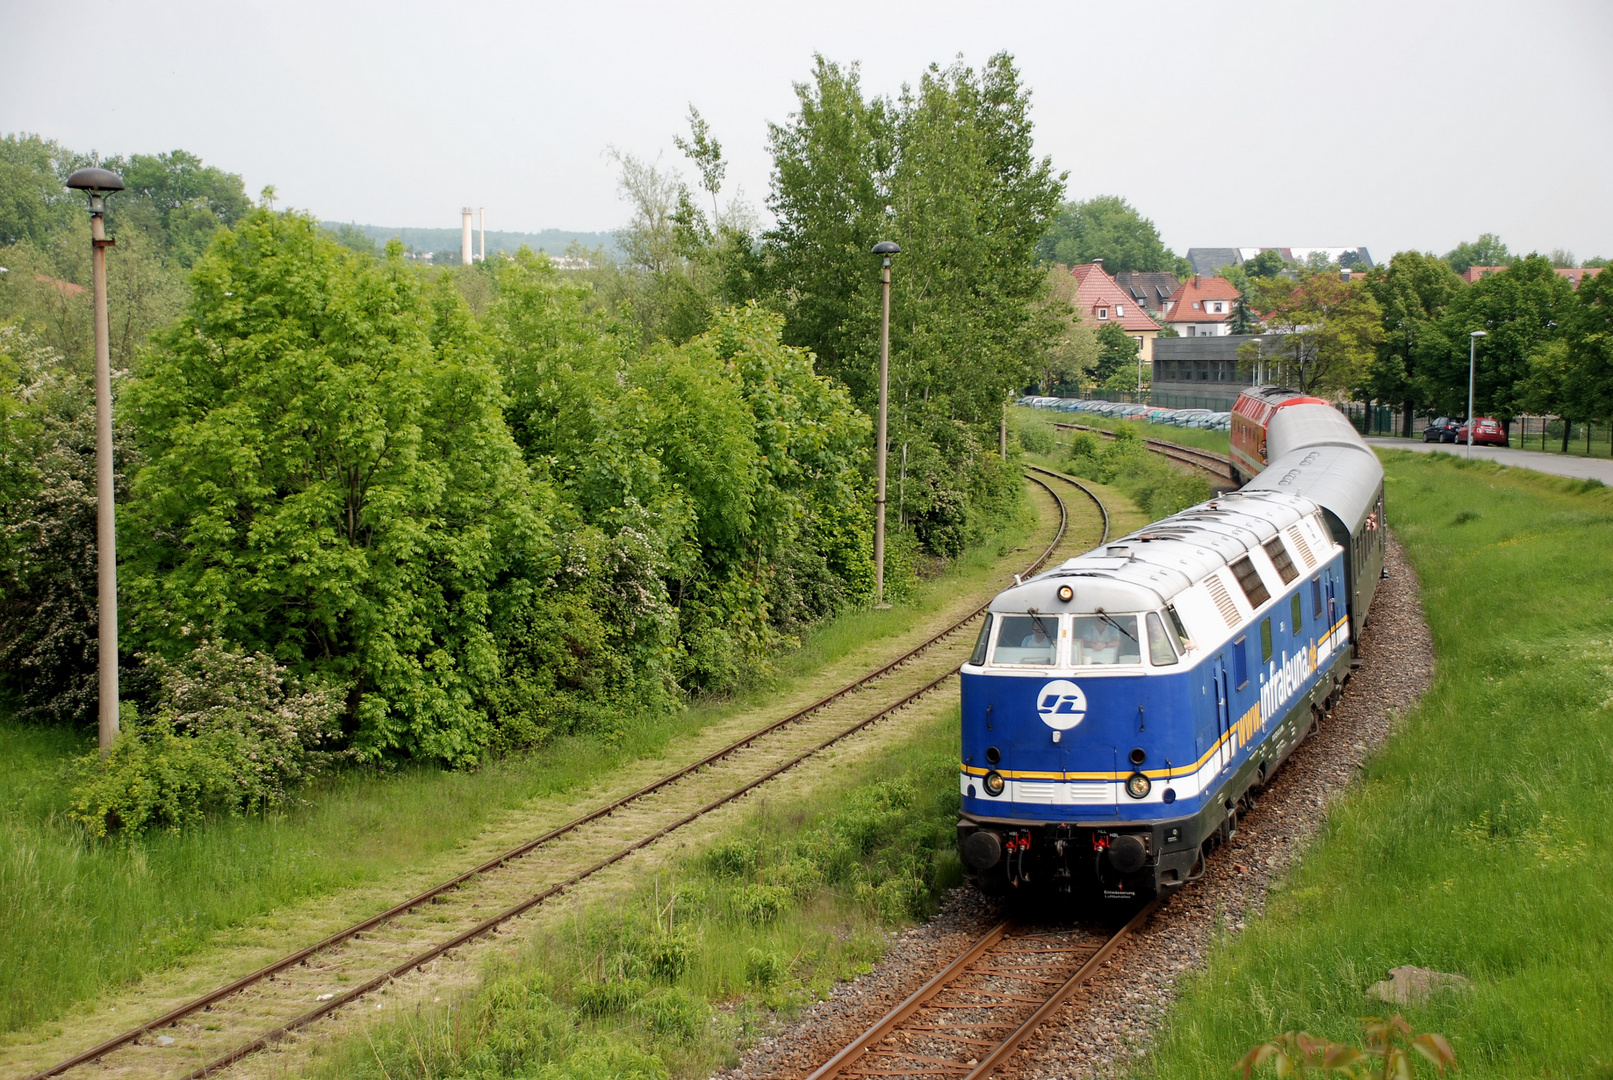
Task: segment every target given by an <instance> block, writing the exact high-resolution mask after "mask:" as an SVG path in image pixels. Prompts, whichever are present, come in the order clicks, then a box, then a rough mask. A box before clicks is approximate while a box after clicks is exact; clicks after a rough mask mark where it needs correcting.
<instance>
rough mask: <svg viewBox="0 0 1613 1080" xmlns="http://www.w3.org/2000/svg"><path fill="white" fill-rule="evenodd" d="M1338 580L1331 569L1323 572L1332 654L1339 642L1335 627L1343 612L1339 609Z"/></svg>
mask: <svg viewBox="0 0 1613 1080" xmlns="http://www.w3.org/2000/svg"><path fill="white" fill-rule="evenodd" d="M1337 581H1338V579H1337V578H1335V577H1334V576H1333V574H1332V572H1331V571H1326V572H1324V573H1323V574H1322V591H1323V593H1324V594H1325V595H1326V596H1327V647H1328V652H1329V653H1330V654H1331V653H1332V651H1333V649H1334V648H1335V647H1336V646H1337V645H1338V644H1339V642H1338V637H1337V634H1338V631H1337V630H1336V629H1335V627H1337V626H1338V622H1339V615H1340V614H1341V613H1340V611H1339V602H1338V593H1337V588H1338V584H1337Z"/></svg>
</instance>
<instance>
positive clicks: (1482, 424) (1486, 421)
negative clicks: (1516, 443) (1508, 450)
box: [1456, 416, 1507, 446]
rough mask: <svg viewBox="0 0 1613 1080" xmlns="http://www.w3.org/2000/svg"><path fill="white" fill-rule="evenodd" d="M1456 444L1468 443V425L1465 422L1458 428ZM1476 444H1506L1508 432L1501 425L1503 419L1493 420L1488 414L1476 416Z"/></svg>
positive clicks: (1463, 444)
mask: <svg viewBox="0 0 1613 1080" xmlns="http://www.w3.org/2000/svg"><path fill="white" fill-rule="evenodd" d="M1456 444H1457V445H1458V446H1466V445H1467V425H1466V424H1463V425H1462V426H1461V427H1459V428H1457V429H1456ZM1473 445H1474V446H1505V445H1507V433H1506V431H1505V429H1503V428H1502V427H1501V421H1499V420H1491V419H1490V418H1489V417H1488V416H1479V417H1475V418H1474V420H1473Z"/></svg>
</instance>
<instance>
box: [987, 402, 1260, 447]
mask: <svg viewBox="0 0 1613 1080" xmlns="http://www.w3.org/2000/svg"><path fill="white" fill-rule="evenodd" d="M1010 412H1011V414H1012V417H1013V422H1014V423H1015V424H1016V425H1032V424H1034V425H1038V426H1041V427H1045V428H1046V429H1047V430H1048V431H1049V432H1051V431H1054V430H1055V429H1054V427H1053V425H1054V424H1085V425H1086V426H1087V427H1095V428H1103V429H1104V430H1105V431H1119V430H1120V429H1121V428H1123V427H1125V428H1130V429H1132V430H1133V431H1135V432H1137V434H1138V435H1140V436H1141V437H1143V438H1145V439H1164V440H1165V441H1166V442H1173V443H1178V444H1180V445H1182V446H1191V447H1194V448H1195V449H1198V450H1213V451H1215V452H1216V453H1218V454H1228V453H1231V452H1232V441H1231V440H1232V436H1230V435H1229V434H1227V433H1226V432H1225V431H1205V430H1204V429H1202V428H1179V427H1172V426H1171V425H1169V424H1150V423H1147V422H1138V421H1135V420H1114V419H1111V418H1109V417H1107V416H1094V415H1093V414H1091V413H1061V412H1053V411H1052V410H1049V409H1032V408H1029V407H1027V406H1023V405H1015V406H1013V407H1012V408H1011V409H1010ZM1068 437H1069V434H1068V433H1067V432H1061V433H1059V438H1068Z"/></svg>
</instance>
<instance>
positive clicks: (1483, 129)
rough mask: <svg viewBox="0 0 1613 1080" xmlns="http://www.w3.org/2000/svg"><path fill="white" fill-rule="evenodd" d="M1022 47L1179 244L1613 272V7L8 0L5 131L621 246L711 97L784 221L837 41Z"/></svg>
mask: <svg viewBox="0 0 1613 1080" xmlns="http://www.w3.org/2000/svg"><path fill="white" fill-rule="evenodd" d="M1004 49H1006V50H1008V51H1009V52H1011V53H1012V54H1013V55H1014V57H1015V59H1016V61H1017V63H1018V65H1019V68H1020V70H1021V72H1022V75H1023V78H1024V82H1025V84H1026V85H1027V86H1028V87H1030V88H1031V90H1032V93H1033V97H1032V117H1033V119H1034V121H1035V125H1036V141H1037V146H1038V149H1039V151H1040V152H1041V153H1044V154H1048V155H1051V157H1052V159H1053V162H1054V164H1055V165H1056V166H1057V168H1059V169H1061V170H1066V171H1068V172H1069V180H1068V185H1069V195H1070V197H1072V198H1083V197H1087V196H1091V195H1097V194H1109V193H1114V194H1120V195H1123V196H1125V197H1126V198H1127V199H1129V200H1130V201H1131V202H1132V203H1133V204H1134V205H1135V206H1137V207H1138V208H1139V209H1140V210H1141V211H1142V212H1143V213H1144V214H1146V215H1147V216H1149V217H1151V218H1153V219H1154V221H1155V222H1156V223H1157V224H1158V225H1159V228H1160V231H1161V232H1162V233H1163V235H1164V238H1165V241H1166V243H1167V244H1169V245H1171V246H1172V247H1173V248H1175V249H1176V250H1177V251H1178V252H1181V251H1185V249H1187V248H1188V247H1193V246H1242V245H1250V246H1254V245H1276V246H1312V245H1316V246H1329V245H1366V246H1368V247H1369V248H1371V250H1372V253H1373V256H1374V258H1377V259H1383V258H1385V257H1387V256H1388V255H1389V254H1392V253H1393V252H1394V251H1396V250H1399V249H1404V248H1419V249H1425V250H1434V251H1437V252H1444V251H1446V250H1448V249H1449V248H1450V247H1452V246H1453V245H1454V244H1456V242H1457V241H1459V240H1464V239H1471V238H1473V237H1475V236H1476V235H1477V234H1479V233H1480V232H1484V231H1492V232H1496V233H1499V234H1500V235H1501V237H1502V238H1503V239H1504V240H1505V241H1506V242H1507V243H1508V244H1509V245H1511V247H1512V248H1513V250H1515V251H1528V250H1531V249H1539V250H1542V251H1545V250H1549V249H1551V248H1555V247H1563V248H1568V249H1571V250H1572V251H1574V252H1575V253H1576V254H1577V255H1579V256H1580V257H1581V258H1584V257H1587V256H1590V255H1595V254H1601V255H1613V3H1609V2H1607V0H1583V2H1577V0H1534V2H1530V3H1511V4H1504V3H1495V2H1490V0H1460V2H1453V3H1444V4H1433V3H1423V2H1419V0H1396V2H1390V3H1380V2H1350V3H1317V2H1306V3H1294V2H1291V0H1283V2H1278V3H1253V2H1249V3H1213V2H1200V3H1174V2H1169V0H1156V2H1153V3H1146V4H1119V3H1086V2H1081V0H1062V2H1054V3H1040V2H1035V3H1033V2H1021V3H1016V4H961V3H949V2H945V0H926V2H924V3H909V2H895V0H886V2H884V3H869V2H866V0H865V2H860V3H847V2H841V0H816V2H811V3H789V4H765V3H755V2H750V3H722V2H716V0H686V2H684V3H678V4H668V3H661V4H651V3H641V4H633V3H611V2H599V0H594V2H582V3H577V2H572V3H565V4H551V3H525V4H494V3H466V2H461V3H457V4H445V3H441V2H430V3H426V2H420V0H389V2H387V3H356V2H354V3H347V2H340V0H338V2H329V0H326V2H323V3H312V2H307V0H275V2H274V3H258V2H245V3H230V4H218V3H199V2H177V0H173V2H149V3H137V2H130V0H116V2H107V0H89V2H76V3H71V4H69V3H49V2H46V0H0V55H3V56H4V62H3V63H0V132H15V131H31V132H37V133H39V134H41V135H44V136H47V137H50V138H54V139H57V140H59V141H61V142H62V143H64V144H65V145H67V146H69V147H73V148H77V149H85V150H88V149H95V150H98V151H100V152H101V153H103V154H113V153H139V152H145V153H151V152H156V151H161V150H168V149H174V148H184V149H186V150H190V151H192V152H195V153H197V154H199V155H201V156H202V158H203V159H204V160H206V161H207V162H208V163H210V164H213V165H218V166H221V167H223V168H225V169H228V170H230V171H232V172H239V173H241V174H242V175H243V176H244V177H245V179H246V182H247V188H248V190H249V191H251V192H253V193H254V194H255V193H256V192H257V191H258V190H259V189H260V188H261V187H262V186H263V185H265V184H273V185H274V186H275V187H276V189H277V190H278V192H279V195H280V198H281V200H282V201H281V204H280V205H282V206H285V205H291V206H296V207H300V208H304V209H307V210H311V211H312V212H314V213H315V214H317V215H319V216H320V217H322V218H329V219H339V220H356V221H359V222H366V223H373V224H384V225H411V226H437V227H447V228H454V227H457V226H458V224H459V208H460V207H461V206H462V205H479V206H486V207H487V222H488V225H489V227H490V228H495V229H517V230H528V231H530V230H537V229H543V228H564V229H579V230H606V229H611V228H615V227H617V226H619V225H620V224H622V223H623V222H624V220H625V219H626V216H627V211H626V208H625V206H624V204H623V203H622V202H621V201H620V199H619V198H618V196H617V192H616V188H615V184H614V174H613V168H612V166H611V163H610V162H609V161H608V160H607V158H606V157H605V153H604V152H605V149H606V147H607V146H616V147H619V148H621V149H622V150H625V151H628V152H631V153H634V154H638V155H643V156H648V157H654V156H656V155H657V154H660V155H662V156H663V160H664V161H665V162H667V163H669V164H678V165H681V164H682V161H681V157H680V155H678V153H677V151H676V150H675V149H674V147H673V146H672V136H673V134H674V133H676V132H678V131H681V130H683V128H684V116H685V111H686V109H687V107H688V103H689V102H691V101H692V102H694V103H695V104H696V105H697V106H698V107H699V108H700V109H701V111H702V112H703V113H704V114H705V115H706V117H707V119H708V120H709V121H710V122H711V124H712V126H713V128H714V130H715V133H716V135H717V137H718V138H719V139H720V140H721V141H722V144H723V148H724V152H725V153H726V155H727V156H728V157H729V158H730V159H731V162H732V164H731V166H730V168H729V172H728V186H727V189H726V191H725V196H727V195H731V194H733V193H734V191H735V189H736V188H737V189H739V190H741V191H742V192H743V194H744V195H745V196H746V197H747V198H748V199H749V201H751V202H752V203H753V204H756V205H757V207H758V208H759V209H760V208H761V207H762V204H763V203H764V200H765V197H766V194H767V184H768V170H769V159H768V157H767V152H766V135H767V127H766V125H767V123H768V122H769V121H774V122H781V121H783V120H785V119H786V117H787V116H788V114H789V112H790V111H791V109H792V108H793V105H794V96H793V91H792V87H791V84H792V83H793V82H795V81H798V80H801V79H803V78H805V77H806V76H807V73H808V71H809V70H810V66H811V63H812V54H813V53H814V52H822V53H823V54H825V55H826V56H828V57H830V58H831V59H834V60H838V61H841V62H844V63H850V62H854V61H860V62H861V63H862V72H863V82H864V86H865V88H866V90H867V91H869V92H870V93H895V92H897V91H898V90H899V89H900V87H901V84H902V83H903V82H904V81H905V82H912V81H916V79H917V77H918V75H919V74H920V72H922V70H923V69H924V67H925V66H926V65H927V64H929V63H930V62H932V61H940V62H942V63H943V64H944V63H947V62H949V61H950V60H951V59H952V58H953V57H954V56H955V55H957V54H959V53H962V54H963V57H964V59H965V60H966V61H967V62H969V63H971V64H975V65H978V64H979V63H980V62H981V61H982V60H984V59H985V58H986V57H987V56H989V55H990V54H991V53H993V52H996V51H998V50H1004ZM92 64H93V65H95V66H96V67H95V69H94V70H92V68H91V65H92ZM690 176H691V178H692V171H691V172H690Z"/></svg>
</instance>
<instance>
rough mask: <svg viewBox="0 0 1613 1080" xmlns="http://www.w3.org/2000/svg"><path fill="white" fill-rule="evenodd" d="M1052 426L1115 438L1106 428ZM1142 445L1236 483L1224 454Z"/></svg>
mask: <svg viewBox="0 0 1613 1080" xmlns="http://www.w3.org/2000/svg"><path fill="white" fill-rule="evenodd" d="M1053 426H1054V427H1055V428H1057V429H1059V430H1060V431H1090V432H1092V433H1093V434H1094V435H1102V436H1103V437H1104V438H1106V439H1112V438H1114V437H1115V433H1114V432H1112V431H1110V430H1109V429H1108V428H1100V427H1091V426H1089V425H1087V424H1063V423H1059V422H1057V421H1054V423H1053ZM1143 443H1144V444H1145V445H1146V446H1147V447H1148V449H1150V450H1152V451H1153V452H1154V453H1156V454H1159V455H1160V456H1161V457H1167V458H1170V459H1171V460H1172V461H1180V462H1182V463H1183V464H1185V465H1191V466H1193V467H1194V468H1195V469H1202V470H1203V471H1204V472H1207V473H1209V474H1210V475H1211V476H1213V477H1215V478H1216V479H1217V480H1220V481H1222V482H1224V483H1228V484H1236V483H1237V480H1236V478H1234V477H1233V475H1232V459H1231V458H1229V457H1227V456H1226V455H1225V454H1217V453H1215V452H1214V451H1211V450H1200V449H1198V448H1197V447H1194V446H1183V445H1182V444H1181V443H1173V442H1167V441H1165V440H1164V439H1144V440H1143Z"/></svg>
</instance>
